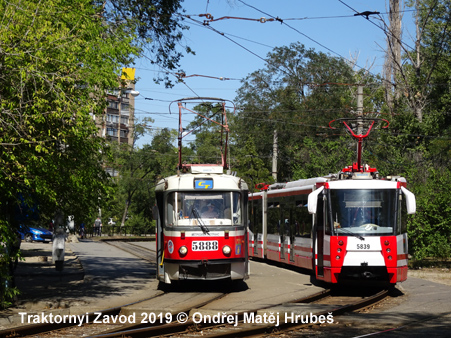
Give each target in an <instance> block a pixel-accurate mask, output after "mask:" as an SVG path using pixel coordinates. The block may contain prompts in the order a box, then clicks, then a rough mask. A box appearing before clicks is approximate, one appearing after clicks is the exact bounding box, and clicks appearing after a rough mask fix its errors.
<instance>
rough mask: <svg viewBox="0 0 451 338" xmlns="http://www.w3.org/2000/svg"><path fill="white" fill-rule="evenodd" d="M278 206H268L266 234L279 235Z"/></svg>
mask: <svg viewBox="0 0 451 338" xmlns="http://www.w3.org/2000/svg"><path fill="white" fill-rule="evenodd" d="M280 226H281V225H280V204H279V203H272V204H268V234H274V235H279V234H280V231H281V229H280Z"/></svg>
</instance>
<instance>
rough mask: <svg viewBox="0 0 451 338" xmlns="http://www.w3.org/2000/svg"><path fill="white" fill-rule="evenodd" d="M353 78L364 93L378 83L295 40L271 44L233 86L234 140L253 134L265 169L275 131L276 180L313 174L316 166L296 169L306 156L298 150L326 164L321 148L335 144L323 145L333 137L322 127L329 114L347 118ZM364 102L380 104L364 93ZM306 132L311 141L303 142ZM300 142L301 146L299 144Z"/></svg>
mask: <svg viewBox="0 0 451 338" xmlns="http://www.w3.org/2000/svg"><path fill="white" fill-rule="evenodd" d="M355 83H360V84H368V85H369V86H367V87H366V88H365V92H366V93H367V94H371V93H372V92H373V91H375V90H374V86H376V88H377V86H378V85H379V84H378V80H377V78H374V77H371V76H369V75H368V74H366V73H365V72H363V71H360V72H355V71H354V70H353V69H352V67H351V65H350V64H349V63H348V62H346V61H345V60H343V59H339V58H335V57H331V56H329V55H326V54H324V53H321V52H316V51H314V50H313V49H306V48H305V47H304V46H303V45H302V44H300V43H294V44H291V45H290V46H283V47H278V48H275V49H274V50H273V52H271V53H269V54H268V58H267V67H266V68H264V69H261V70H258V71H255V72H253V73H252V74H250V75H249V76H248V77H246V79H244V80H243V85H242V86H241V88H240V89H239V91H238V97H237V104H238V106H239V107H240V109H239V113H238V115H237V117H236V118H234V119H233V122H234V123H233V126H232V128H231V129H232V131H233V133H234V137H233V143H234V145H235V146H237V147H239V148H242V147H244V145H245V143H246V142H248V138H249V137H251V138H253V139H254V140H255V147H256V151H257V153H258V154H259V156H260V158H262V159H268V160H267V162H266V168H267V169H268V170H269V169H270V168H271V161H270V160H269V159H270V158H271V157H272V151H273V135H274V131H276V132H277V138H278V149H279V152H278V173H279V174H278V177H279V179H281V180H291V179H293V178H294V177H297V178H306V177H301V176H304V175H318V174H319V172H318V170H309V171H305V170H303V171H302V170H301V171H300V168H304V167H305V166H306V165H308V163H307V162H308V161H309V160H308V159H309V158H310V156H307V157H305V156H301V155H300V154H301V153H303V154H304V155H306V152H307V153H310V154H311V153H316V154H317V155H316V156H320V157H321V159H318V163H320V162H323V163H329V162H328V161H326V160H325V157H327V156H329V153H327V152H324V148H326V149H335V148H336V147H337V146H336V145H334V144H330V145H327V146H325V144H326V143H329V142H335V141H334V137H336V135H333V134H334V133H333V132H328V127H327V126H328V123H329V121H331V120H333V119H337V118H340V117H349V116H350V112H351V111H352V110H353V109H355V102H356V97H355V95H356V86H355V85H354V84H355ZM365 103H366V106H367V108H368V110H370V111H374V110H375V109H377V108H378V107H380V106H381V104H382V102H381V98H379V97H378V96H376V95H371V98H370V97H369V96H368V97H367V99H366V100H365ZM306 137H308V138H309V139H311V140H312V142H310V141H308V140H306V141H305V142H304V138H306ZM325 137H328V138H325ZM309 142H310V143H309ZM351 143H352V142H351ZM304 144H305V145H306V147H304V148H303V149H301V148H302V147H303V145H304ZM316 147H317V149H313V148H316ZM352 149H353V150H354V149H355V146H354V145H352ZM302 150H304V151H303V152H302ZM347 158H349V156H346V157H345V159H347ZM335 164H336V166H334V167H333V168H331V167H329V168H327V167H324V168H323V170H324V172H323V174H327V173H329V171H334V170H335V171H338V170H339V169H341V168H340V167H341V163H335ZM349 164H350V163H349ZM312 169H313V168H312Z"/></svg>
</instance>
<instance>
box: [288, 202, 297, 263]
mask: <svg viewBox="0 0 451 338" xmlns="http://www.w3.org/2000/svg"><path fill="white" fill-rule="evenodd" d="M289 227H290V231H289V234H290V262H294V258H295V253H294V246H295V242H296V221H295V219H294V215H293V208H290V223H289Z"/></svg>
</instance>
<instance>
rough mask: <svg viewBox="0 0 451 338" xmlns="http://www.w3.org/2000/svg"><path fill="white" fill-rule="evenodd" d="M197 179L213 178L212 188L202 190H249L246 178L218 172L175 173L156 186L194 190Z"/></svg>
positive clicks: (173, 189) (157, 188) (161, 189)
mask: <svg viewBox="0 0 451 338" xmlns="http://www.w3.org/2000/svg"><path fill="white" fill-rule="evenodd" d="M196 179H205V180H213V187H212V188H211V189H205V190H198V191H199V192H200V191H215V190H216V191H217V190H221V191H241V190H248V186H247V184H246V182H245V181H244V180H242V179H241V178H240V177H237V176H233V175H227V174H223V173H221V174H218V173H199V174H193V173H183V174H179V175H173V176H169V177H166V178H164V179H162V180H160V181H159V182H158V184H157V186H156V187H155V190H156V191H164V190H172V191H177V190H185V191H186V190H191V191H193V190H194V186H195V184H194V181H195V180H196Z"/></svg>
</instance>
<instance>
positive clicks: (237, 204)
mask: <svg viewBox="0 0 451 338" xmlns="http://www.w3.org/2000/svg"><path fill="white" fill-rule="evenodd" d="M232 198H233V210H232V215H230V205H229V203H228V199H225V201H226V203H225V206H224V208H225V209H224V218H227V219H229V218H230V216H233V224H241V195H240V193H237V192H234V193H232Z"/></svg>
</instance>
